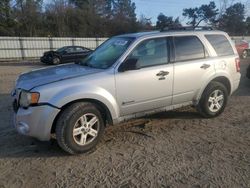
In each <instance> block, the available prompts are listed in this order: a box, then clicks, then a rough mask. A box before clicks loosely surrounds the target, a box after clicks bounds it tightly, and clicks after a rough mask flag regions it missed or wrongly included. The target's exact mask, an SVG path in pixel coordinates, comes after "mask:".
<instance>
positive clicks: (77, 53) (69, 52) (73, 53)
mask: <svg viewBox="0 0 250 188" xmlns="http://www.w3.org/2000/svg"><path fill="white" fill-rule="evenodd" d="M91 52H92V50H91V49H88V48H85V47H82V46H64V47H62V48H59V49H57V50H56V51H48V52H45V53H44V54H43V56H42V57H41V58H40V60H41V62H43V63H46V64H53V65H58V64H61V63H68V62H74V61H78V60H81V59H83V58H85V57H86V56H87V55H89V54H90V53H91Z"/></svg>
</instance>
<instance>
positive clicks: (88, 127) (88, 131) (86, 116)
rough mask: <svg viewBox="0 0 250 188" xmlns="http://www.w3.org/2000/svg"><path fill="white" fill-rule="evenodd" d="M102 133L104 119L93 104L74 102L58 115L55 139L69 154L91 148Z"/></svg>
mask: <svg viewBox="0 0 250 188" xmlns="http://www.w3.org/2000/svg"><path fill="white" fill-rule="evenodd" d="M103 133H104V120H103V118H102V115H101V113H100V111H99V110H98V109H97V108H96V106H95V105H93V104H92V103H88V102H79V103H74V104H72V105H70V106H69V107H67V108H66V109H65V110H64V111H63V112H62V114H61V115H60V116H59V118H58V121H57V124H56V139H57V142H58V144H59V146H60V147H61V148H62V149H63V150H64V151H66V152H68V153H70V154H78V153H84V152H87V151H89V150H91V149H93V148H94V147H95V146H96V145H97V143H98V142H99V140H100V138H101V136H102V135H103Z"/></svg>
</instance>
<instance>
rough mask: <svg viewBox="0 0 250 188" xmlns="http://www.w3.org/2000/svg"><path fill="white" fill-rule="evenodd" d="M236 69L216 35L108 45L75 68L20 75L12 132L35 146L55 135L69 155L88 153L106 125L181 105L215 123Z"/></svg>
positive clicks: (170, 35)
mask: <svg viewBox="0 0 250 188" xmlns="http://www.w3.org/2000/svg"><path fill="white" fill-rule="evenodd" d="M239 63H240V62H239V56H238V54H237V51H236V49H235V47H234V45H233V43H232V42H231V40H230V38H229V36H228V35H227V34H226V33H224V32H221V31H168V32H158V31H157V32H144V33H134V34H126V35H120V36H116V37H112V38H110V39H109V40H107V41H106V42H104V43H103V44H102V45H101V46H99V47H98V48H97V49H96V50H95V51H94V52H93V53H92V54H90V55H89V56H88V57H87V58H85V59H84V60H82V61H80V62H77V63H72V64H67V65H59V66H53V67H50V68H43V69H38V70H34V71H31V72H28V73H24V74H22V75H20V76H19V78H18V79H17V81H16V86H15V89H14V90H13V92H12V96H13V98H14V102H13V107H14V111H15V113H14V122H15V127H16V129H17V131H18V132H19V133H20V134H23V135H28V136H32V137H35V138H37V139H39V140H42V141H46V140H49V139H50V138H51V135H52V134H54V133H55V135H56V139H57V141H58V144H59V145H60V147H61V148H62V149H64V150H65V151H67V152H68V153H70V154H75V153H82V152H85V151H88V150H90V149H91V148H93V147H94V146H95V145H96V144H97V143H98V141H99V140H100V138H101V136H102V134H103V132H104V128H105V126H106V125H107V124H117V123H119V122H122V121H126V120H129V119H131V118H137V117H141V116H145V115H148V114H152V113H156V112H160V111H167V110H172V109H176V108H179V107H182V106H187V105H192V106H194V107H196V108H197V110H198V111H199V112H200V114H201V115H202V116H203V117H206V118H211V117H215V116H218V115H219V114H221V113H222V112H223V110H224V108H225V106H226V103H227V101H228V97H229V96H230V95H231V94H232V93H233V92H234V91H235V90H236V89H237V88H238V85H239V82H240V65H239Z"/></svg>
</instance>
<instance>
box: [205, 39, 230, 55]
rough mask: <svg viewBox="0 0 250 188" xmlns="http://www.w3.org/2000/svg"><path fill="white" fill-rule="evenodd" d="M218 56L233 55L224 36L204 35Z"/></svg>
mask: <svg viewBox="0 0 250 188" xmlns="http://www.w3.org/2000/svg"><path fill="white" fill-rule="evenodd" d="M205 37H206V38H207V40H208V41H209V42H210V44H211V45H212V46H213V48H214V50H215V52H216V53H217V55H218V56H228V55H234V51H233V48H232V46H231V44H230V42H229V41H228V39H227V38H226V37H225V36H224V35H205Z"/></svg>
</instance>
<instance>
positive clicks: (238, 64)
mask: <svg viewBox="0 0 250 188" xmlns="http://www.w3.org/2000/svg"><path fill="white" fill-rule="evenodd" d="M235 65H236V71H237V72H240V58H236V59H235Z"/></svg>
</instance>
